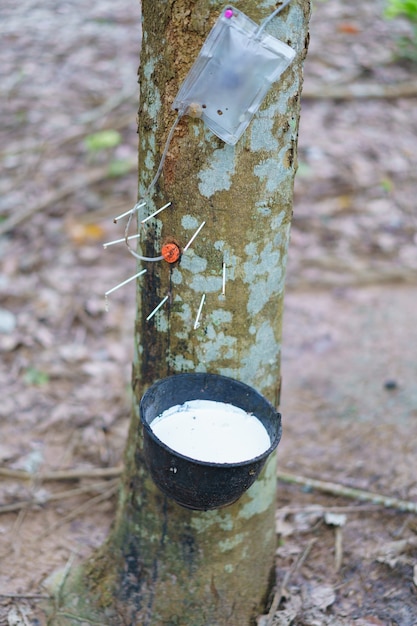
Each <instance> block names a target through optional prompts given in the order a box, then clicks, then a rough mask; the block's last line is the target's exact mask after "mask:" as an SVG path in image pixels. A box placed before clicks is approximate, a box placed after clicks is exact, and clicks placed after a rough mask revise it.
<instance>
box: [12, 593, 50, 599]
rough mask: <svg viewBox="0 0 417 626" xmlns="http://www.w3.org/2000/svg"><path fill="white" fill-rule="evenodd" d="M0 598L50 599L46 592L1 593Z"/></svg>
mask: <svg viewBox="0 0 417 626" xmlns="http://www.w3.org/2000/svg"><path fill="white" fill-rule="evenodd" d="M0 598H7V599H10V600H49V596H48V595H46V593H0Z"/></svg>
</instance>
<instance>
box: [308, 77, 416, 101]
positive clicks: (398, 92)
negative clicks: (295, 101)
mask: <svg viewBox="0 0 417 626" xmlns="http://www.w3.org/2000/svg"><path fill="white" fill-rule="evenodd" d="M416 95H417V81H415V80H414V81H413V80H411V81H407V82H401V83H394V84H378V83H359V82H358V83H356V82H355V83H349V84H347V85H325V84H320V85H312V86H307V85H305V86H304V88H303V93H302V97H303V98H304V99H323V98H329V99H332V100H355V99H357V98H359V99H371V98H412V97H414V96H416Z"/></svg>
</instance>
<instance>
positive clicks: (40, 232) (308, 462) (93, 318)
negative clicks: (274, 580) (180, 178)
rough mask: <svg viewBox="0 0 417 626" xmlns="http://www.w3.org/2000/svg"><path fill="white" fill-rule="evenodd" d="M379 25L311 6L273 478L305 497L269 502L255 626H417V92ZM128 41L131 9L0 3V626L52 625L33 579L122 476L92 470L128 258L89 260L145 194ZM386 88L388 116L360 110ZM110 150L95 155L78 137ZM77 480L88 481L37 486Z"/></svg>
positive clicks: (114, 371) (120, 443) (363, 16)
mask: <svg viewBox="0 0 417 626" xmlns="http://www.w3.org/2000/svg"><path fill="white" fill-rule="evenodd" d="M58 5H59V6H58ZM382 13H383V3H382V2H373V1H371V0H363V1H362V2H359V1H357V0H354V1H353V2H351V3H345V2H342V0H333V1H332V2H315V3H314V12H313V19H312V24H311V47H310V53H309V57H308V60H307V63H306V67H305V77H306V80H305V92H304V94H305V95H304V97H303V108H302V119H301V126H300V141H299V172H298V176H297V182H296V192H295V206H294V221H293V229H292V243H291V250H290V255H289V266H288V280H287V285H288V286H287V295H286V309H285V327H284V335H283V363H282V374H283V391H282V398H281V404H282V406H281V410H282V413H283V420H284V436H283V440H282V443H281V444H280V447H279V471H280V472H281V473H282V475H283V474H284V473H287V474H292V475H297V476H299V477H304V479H305V480H304V479H303V478H301V479H300V481H301V483H302V484H297V485H295V484H290V483H288V482H284V481H283V480H280V481H279V484H278V509H277V533H278V535H279V548H278V553H277V572H278V586H277V593H276V596H275V602H274V604H273V607H272V609H271V615H270V617H271V619H270V620H269V623H268V620H266V619H265V618H260V619H259V620H258V621H259V624H262V625H263V626H265V625H266V624H268V626H272V624H273V625H275V626H276V625H279V626H283V625H284V624H285V625H287V626H290V625H291V624H293V625H300V626H321V625H332V626H333V625H334V626H339V625H340V626H348V625H351V624H355V625H357V626H392V625H398V626H416V624H417V517H416V511H417V474H416V455H417V426H416V423H417V386H416V383H415V381H416V378H417V358H416V345H417V325H416V323H415V308H416V302H417V299H416V282H417V281H416V270H417V224H416V211H415V208H416V197H417V176H416V172H417V150H416V141H417V106H416V101H417V96H411V97H407V98H406V97H401V89H402V86H403V85H404V84H407V85H410V84H411V83H412V82H413V81H415V79H416V67H417V66H416V65H412V64H411V63H410V62H408V61H404V60H403V59H401V58H399V57H398V55H397V51H398V38H399V37H400V36H402V35H404V34H407V33H408V26H407V23H406V22H404V21H401V20H396V21H394V22H387V21H385V20H384V19H383V16H382ZM139 24H140V12H139V6H137V5H135V3H134V2H130V1H128V0H118V2H117V3H114V2H112V1H111V0H91V1H90V2H88V3H86V2H84V1H83V0H68V2H66V3H56V2H55V0H42V1H41V0H20V1H19V2H15V0H3V1H2V4H1V7H0V32H1V34H2V37H1V40H0V59H1V62H0V77H1V81H0V85H1V90H2V92H3V99H2V108H1V110H0V123H1V127H0V146H1V147H0V155H1V167H2V174H3V175H2V177H1V180H0V192H1V193H0V214H1V216H2V217H1V222H0V257H1V274H0V297H1V302H0V351H1V365H0V384H1V389H2V392H1V403H0V420H1V439H0V471H1V472H2V474H1V488H0V559H1V560H0V624H1V625H3V624H4V625H7V626H10V625H14V626H20V625H23V626H27V625H28V624H32V625H35V624H36V625H41V624H44V623H45V619H44V616H43V614H42V611H40V610H39V608H38V601H39V600H40V599H41V596H42V595H43V594H45V589H44V588H43V586H42V583H43V581H44V580H45V579H46V577H47V576H48V575H50V574H51V573H52V572H53V571H54V570H55V569H56V568H58V567H62V566H65V565H66V564H71V563H72V562H75V563H76V562H77V561H78V560H80V559H83V558H85V557H86V556H87V555H88V554H89V553H90V552H91V550H93V549H94V548H95V547H97V546H98V545H100V544H101V542H102V541H103V539H104V537H105V536H106V533H107V531H108V528H109V525H110V523H111V521H112V518H113V515H114V507H115V490H116V485H115V479H114V478H110V477H109V478H107V479H103V478H101V477H99V478H97V477H94V475H92V474H91V470H93V469H94V468H111V467H115V466H118V465H120V464H121V461H122V454H123V449H124V444H125V440H126V434H127V427H128V423H129V410H130V409H129V407H130V395H129V379H130V369H131V368H130V362H131V359H132V355H133V341H132V334H133V318H134V288H133V287H132V283H131V284H130V285H127V286H126V287H124V288H121V289H119V290H117V291H115V292H114V293H113V294H111V297H110V302H109V310H108V311H106V303H105V299H104V297H103V294H104V292H105V291H107V290H108V289H110V288H111V287H113V286H114V285H116V284H117V283H118V282H120V281H121V280H124V279H125V278H127V277H129V276H131V275H132V274H134V273H135V260H134V259H133V257H128V255H127V254H126V252H125V251H124V249H123V248H118V247H117V246H115V247H113V248H111V249H108V250H107V251H104V250H103V248H102V243H103V242H105V241H108V240H111V239H114V238H115V237H117V236H118V233H116V232H115V227H114V224H113V217H114V216H115V215H117V214H119V213H121V212H123V211H125V210H127V209H128V208H130V207H131V206H133V204H134V202H135V198H136V165H135V161H136V143H137V135H136V123H135V116H136V110H137V91H138V89H137V84H136V71H137V65H138V50H139V46H140V26H139ZM352 86H359V87H360V93H361V97H350V96H349V94H350V93H351V88H352ZM375 86H378V87H379V88H380V89H382V91H384V89H386V90H387V93H388V92H390V93H389V95H390V97H385V98H384V97H377V98H372V97H369V96H368V97H366V94H367V93H368V94H370V93H373V92H372V90H373V89H374V88H375ZM329 87H332V88H336V89H337V90H338V93H339V97H337V98H335V97H329V96H326V93H327V91H326V90H328V89H329ZM393 90H394V92H395V91H397V92H398V94H399V95H398V96H397V97H392V91H393ZM341 92H342V95H343V94H344V97H341V96H340V93H341ZM102 130H112V131H117V132H119V133H120V141H119V142H118V144H117V145H113V147H111V146H110V147H108V148H103V149H100V150H94V149H92V148H91V144H89V142H88V141H86V139H87V138H88V137H91V135H92V134H93V133H96V132H97V131H102ZM110 136H113V137H114V133H113V134H112V135H110ZM116 143H117V142H116ZM74 469H77V470H80V471H81V472H82V473H83V475H84V477H83V478H82V479H80V480H79V481H74V480H69V477H68V476H67V479H66V480H63V479H61V480H57V478H58V477H57V476H56V475H55V480H53V481H52V480H49V481H48V480H46V479H45V480H43V481H40V480H39V473H40V472H42V473H43V474H45V473H47V472H54V471H57V470H64V471H69V470H74ZM22 471H24V472H27V473H28V474H29V476H30V479H29V480H22V479H21V474H18V473H16V472H22ZM13 472H14V473H13ZM89 473H90V474H89ZM283 477H284V476H283ZM46 478H47V477H46ZM61 478H65V476H64V477H61ZM308 478H315V479H318V480H320V481H326V482H332V483H335V484H336V485H338V486H339V487H340V486H345V487H353V488H357V489H362V490H366V491H370V492H373V493H378V494H381V495H385V496H387V497H394V498H397V499H401V500H405V501H408V502H410V503H413V505H414V508H415V511H414V513H413V512H412V513H405V512H402V511H401V510H398V507H391V508H384V507H383V506H381V505H378V504H374V503H372V502H360V501H359V500H358V499H357V498H349V497H342V495H335V494H334V495H329V494H326V493H324V491H322V490H321V489H312V488H311V487H309V486H308V480H307V479H308ZM116 481H117V479H116ZM336 491H337V490H336ZM340 493H342V492H340Z"/></svg>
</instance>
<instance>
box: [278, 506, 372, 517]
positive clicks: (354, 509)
mask: <svg viewBox="0 0 417 626" xmlns="http://www.w3.org/2000/svg"><path fill="white" fill-rule="evenodd" d="M378 508H379V507H378V505H375V504H371V505H370V506H360V505H357V504H353V505H352V506H321V505H320V504H312V505H307V506H284V507H282V508H280V509H279V514H280V515H283V516H285V515H295V514H296V513H323V515H324V513H372V512H373V511H377V510H378Z"/></svg>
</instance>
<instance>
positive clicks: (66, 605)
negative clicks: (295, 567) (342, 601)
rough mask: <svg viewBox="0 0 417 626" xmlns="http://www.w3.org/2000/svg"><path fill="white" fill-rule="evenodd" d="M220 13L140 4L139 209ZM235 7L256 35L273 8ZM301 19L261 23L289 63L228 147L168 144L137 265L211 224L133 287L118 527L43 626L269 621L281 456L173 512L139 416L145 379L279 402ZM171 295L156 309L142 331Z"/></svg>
mask: <svg viewBox="0 0 417 626" xmlns="http://www.w3.org/2000/svg"><path fill="white" fill-rule="evenodd" d="M223 5H224V1H223V0H222V1H221V2H219V1H217V0H196V1H190V0H176V1H175V2H173V1H170V2H166V1H165V2H162V1H159V2H155V0H143V2H142V11H143V46H142V52H141V66H140V93H141V99H140V110H139V172H140V177H139V195H140V196H141V195H142V194H143V193H144V191H145V189H146V188H147V186H148V185H149V183H150V181H151V180H152V178H153V176H154V174H155V172H156V169H157V167H158V163H159V160H160V158H161V153H162V149H163V146H164V144H165V140H166V137H167V134H168V131H169V128H170V126H171V124H172V123H173V121H174V119H175V114H174V113H173V112H172V111H171V108H170V106H171V103H172V101H173V98H174V96H175V95H176V93H177V91H178V88H179V85H180V83H181V82H182V80H183V79H184V77H185V75H186V73H187V72H188V70H189V68H190V67H191V65H192V63H193V61H194V59H195V57H196V56H197V54H198V52H199V50H200V48H201V45H202V43H203V41H204V39H205V38H206V36H207V34H208V32H209V30H210V28H211V27H212V25H213V23H214V21H215V19H216V18H217V16H218V15H219V13H220V11H221V9H222V8H223ZM236 5H237V7H238V8H239V9H240V10H242V11H243V12H245V13H246V14H248V15H249V16H250V17H251V18H252V19H254V20H255V21H256V22H260V21H261V20H263V19H264V18H265V17H266V16H267V15H268V14H269V13H270V12H271V11H272V10H274V8H275V4H274V3H273V2H272V1H269V0H266V1H265V2H262V3H259V2H255V0H247V1H245V2H244V1H242V2H236ZM309 12H310V7H309V0H292V2H291V3H290V5H289V6H288V7H287V8H286V9H284V10H283V12H282V13H281V14H279V15H278V16H277V18H275V19H274V20H273V21H272V22H271V23H270V24H269V25H268V27H267V29H268V31H269V32H270V33H271V34H273V35H274V36H276V37H278V38H279V39H281V40H283V41H285V42H287V43H288V44H290V45H291V46H292V47H294V48H295V49H296V51H297V53H298V54H297V57H296V60H295V62H294V63H293V64H292V65H291V67H290V68H289V69H288V70H287V71H286V72H285V74H284V75H283V77H282V80H281V81H280V82H279V83H278V84H277V85H275V86H274V87H273V88H272V89H271V91H270V92H269V93H268V96H267V98H266V100H265V101H264V103H263V105H262V108H261V110H260V111H259V112H258V113H257V115H256V116H255V118H254V119H253V121H252V123H251V125H250V126H249V128H248V129H247V131H246V132H245V134H244V135H243V137H242V138H241V139H240V140H239V142H238V143H237V145H236V146H229V145H226V144H224V143H223V142H222V141H221V140H219V139H217V138H216V137H215V136H214V135H213V134H212V133H211V132H210V131H208V130H207V129H206V128H205V127H204V125H203V123H202V122H201V121H200V120H194V119H191V118H189V117H184V118H183V119H182V121H181V122H180V124H179V126H178V127H177V129H176V132H175V133H174V136H173V139H172V143H171V145H170V148H169V152H168V155H167V158H166V161H165V165H164V168H163V172H162V175H161V178H160V180H159V182H158V184H157V185H156V187H155V191H154V194H153V196H152V198H151V200H150V202H149V203H148V205H147V207H146V212H147V213H148V214H149V213H150V212H151V211H153V210H155V209H157V208H158V207H161V206H162V205H164V204H166V203H167V202H172V206H171V207H170V208H169V209H167V210H165V211H164V212H163V213H162V214H161V215H160V216H158V218H159V217H160V219H158V218H155V219H154V220H153V221H150V222H149V223H148V227H147V230H146V234H145V238H146V240H145V243H144V244H143V247H142V251H143V253H145V254H146V255H147V256H156V255H158V254H160V250H161V246H162V244H163V241H164V240H165V239H166V238H168V239H169V238H173V239H175V240H177V241H178V242H179V243H180V245H181V246H184V244H185V243H187V241H188V240H189V239H190V237H191V236H192V234H193V233H194V232H195V231H196V229H197V227H198V226H199V225H200V224H201V223H202V221H205V222H206V224H205V226H204V228H203V229H202V230H201V232H200V234H199V235H198V236H197V237H196V239H195V241H194V242H193V244H192V246H191V247H190V249H189V250H188V251H187V254H185V255H183V257H182V259H181V262H180V263H179V264H177V265H175V266H170V265H169V264H168V263H166V262H165V261H161V262H158V263H148V264H146V263H145V267H146V268H147V273H146V274H145V275H144V276H143V277H141V278H140V279H139V282H138V314H137V323H136V358H135V362H134V366H133V388H134V394H135V411H134V414H133V418H132V422H131V428H130V433H129V439H128V443H127V449H126V456H125V462H126V468H125V472H124V476H123V481H122V488H121V496H120V502H119V506H118V511H117V515H116V521H115V523H114V525H113V528H112V531H111V532H110V535H109V537H108V539H107V541H106V543H105V544H104V545H103V547H102V548H101V549H100V550H99V552H98V553H97V554H95V555H93V557H92V558H91V559H90V561H89V562H88V563H87V564H84V566H83V567H81V569H80V570H78V571H77V573H76V574H75V575H73V576H70V577H68V580H67V582H66V584H65V585H63V586H62V588H61V589H60V595H61V608H60V609H59V611H58V613H57V614H56V616H55V622H54V623H61V622H62V623H66V622H65V620H67V621H68V619H69V617H68V615H69V614H71V613H72V614H73V615H77V617H78V622H77V623H79V619H80V617H83V616H87V617H88V618H89V619H90V620H91V619H94V620H96V621H97V622H98V623H100V624H101V623H105V624H115V625H117V626H119V625H120V624H129V625H134V624H135V625H146V626H157V625H162V624H164V625H165V624H166V625H170V626H174V625H180V626H223V625H226V624H227V625H228V626H243V625H245V624H247V625H249V624H253V623H254V622H255V618H256V616H257V615H258V614H259V613H262V612H263V610H264V609H265V603H266V601H267V596H268V592H270V590H271V581H272V579H273V574H274V567H275V551H276V545H275V511H276V502H275V498H276V455H272V457H270V459H269V461H268V463H267V464H266V467H265V468H264V470H263V473H262V474H261V476H260V478H259V479H258V480H257V481H256V482H255V484H254V485H253V486H252V487H251V488H250V489H249V490H248V491H247V492H246V493H245V494H244V495H243V496H242V497H241V498H240V499H239V500H238V501H237V502H236V503H235V504H233V505H231V506H229V507H226V508H223V509H218V510H213V511H207V512H204V511H191V510H187V509H184V508H181V507H180V506H178V505H177V504H176V503H175V502H173V501H171V500H169V499H167V498H166V497H164V496H163V495H162V493H161V492H160V491H159V490H158V488H157V487H156V486H155V485H154V484H153V482H152V480H151V478H150V477H149V475H148V472H147V470H146V468H145V465H144V461H143V457H142V438H141V428H140V425H139V416H138V403H139V401H140V398H141V396H142V395H143V392H144V391H145V390H146V388H147V387H148V386H149V385H150V384H152V383H153V382H154V381H155V380H157V379H160V378H163V377H165V376H168V375H170V374H174V373H179V372H201V371H207V372H212V373H217V374H224V375H227V376H231V377H233V378H236V379H239V380H241V381H243V382H245V383H248V384H249V385H251V386H253V387H255V388H256V389H257V390H258V391H260V392H261V393H262V394H263V395H264V396H266V397H267V398H268V399H269V400H270V401H271V402H272V403H278V401H279V393H280V345H281V322H282V311H283V293H284V278H285V265H286V256H287V248H288V241H289V231H290V221H291V215H292V200H293V182H294V175H295V171H296V163H297V158H296V149H297V132H298V121H299V113H300V91H301V82H302V62H303V59H304V57H305V54H306V49H307V42H308V34H307V29H308V20H309ZM223 264H225V265H226V275H225V276H226V283H225V289H223V287H224V285H223ZM222 291H224V293H222ZM203 294H205V296H206V297H205V302H204V306H203V309H202V313H201V317H200V320H199V322H200V324H199V327H198V328H197V329H194V325H195V320H196V316H197V311H198V308H199V305H200V302H201V298H202V296H203ZM166 295H168V296H169V298H168V300H167V301H166V303H165V305H164V306H163V307H162V308H161V309H160V310H159V311H158V313H157V314H155V315H154V316H153V317H152V318H151V319H149V320H147V319H146V318H147V317H148V315H149V313H150V312H151V311H152V310H153V309H154V308H155V307H156V306H157V305H158V304H159V302H161V300H162V299H163V298H164V297H165V296H166ZM284 418H285V416H284ZM284 427H285V422H284ZM65 616H66V617H65ZM74 623H76V622H74Z"/></svg>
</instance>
